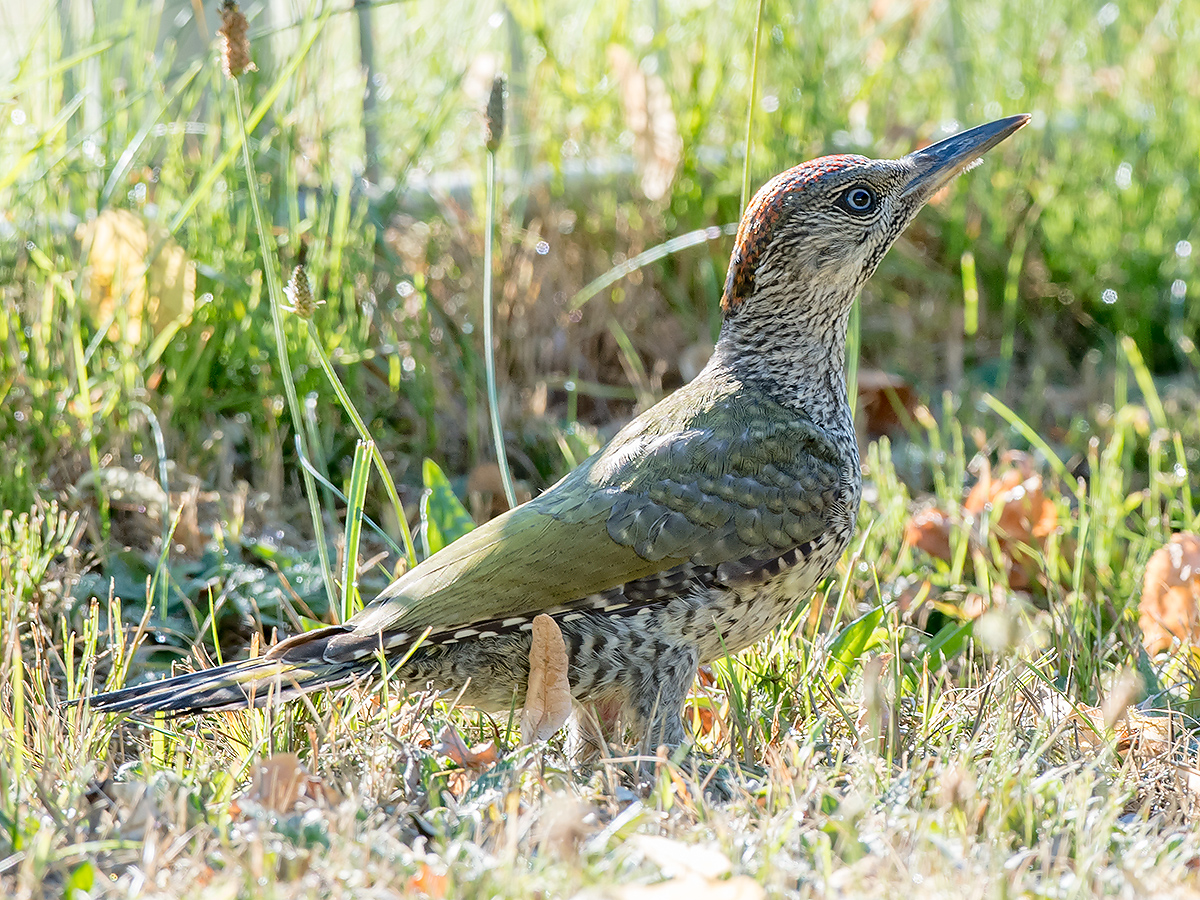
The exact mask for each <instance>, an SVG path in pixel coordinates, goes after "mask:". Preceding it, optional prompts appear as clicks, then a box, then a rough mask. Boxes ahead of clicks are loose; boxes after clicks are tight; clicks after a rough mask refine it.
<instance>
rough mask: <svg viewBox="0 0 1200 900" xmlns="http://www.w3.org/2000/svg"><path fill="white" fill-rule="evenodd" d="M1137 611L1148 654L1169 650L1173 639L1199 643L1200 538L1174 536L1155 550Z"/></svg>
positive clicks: (1143, 582) (1149, 563)
mask: <svg viewBox="0 0 1200 900" xmlns="http://www.w3.org/2000/svg"><path fill="white" fill-rule="evenodd" d="M1138 610H1139V612H1140V613H1141V617H1140V619H1139V620H1138V624H1139V625H1140V626H1141V629H1142V643H1143V645H1144V646H1145V648H1146V652H1147V653H1158V652H1160V651H1162V650H1166V649H1168V648H1170V646H1171V645H1172V643H1173V642H1174V640H1175V639H1176V638H1178V639H1179V640H1180V641H1190V642H1192V643H1193V644H1197V643H1200V535H1196V534H1191V533H1188V532H1179V533H1177V534H1173V535H1171V540H1170V542H1169V543H1167V545H1166V546H1164V547H1159V548H1158V549H1157V550H1156V551H1154V554H1153V555H1152V556H1151V557H1150V561H1149V562H1148V563H1147V564H1146V575H1145V578H1144V579H1143V581H1142V600H1141V603H1140V604H1139V606H1138Z"/></svg>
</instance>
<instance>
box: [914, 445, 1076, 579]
mask: <svg viewBox="0 0 1200 900" xmlns="http://www.w3.org/2000/svg"><path fill="white" fill-rule="evenodd" d="M989 522H990V532H991V534H992V536H994V537H995V539H996V543H997V545H998V546H999V548H1000V556H1001V559H1000V562H1001V563H1002V564H1003V565H1004V568H1005V569H1006V572H1007V575H1008V586H1009V587H1011V588H1013V589H1015V590H1027V589H1028V588H1030V587H1031V586H1032V585H1033V584H1034V583H1035V582H1036V581H1037V580H1038V579H1039V578H1040V577H1041V576H1042V571H1041V566H1040V564H1039V562H1038V554H1039V553H1040V552H1041V551H1042V550H1043V549H1044V548H1045V546H1046V540H1047V538H1049V536H1050V535H1051V534H1053V533H1054V530H1055V529H1056V528H1057V527H1058V509H1057V507H1056V506H1055V505H1054V502H1053V501H1051V500H1049V499H1047V497H1046V495H1045V489H1044V485H1043V483H1042V477H1041V476H1040V475H1038V474H1037V472H1036V471H1034V467H1033V460H1032V459H1031V458H1030V457H1029V455H1028V454H1025V453H1018V452H1015V451H1014V452H1011V453H1008V454H1005V456H1004V467H1003V468H1002V469H1001V470H1000V473H999V475H998V476H994V475H993V473H992V469H991V466H990V465H989V464H988V463H987V462H986V461H985V463H984V466H983V471H982V472H980V474H979V480H978V481H976V482H975V485H974V486H973V487H972V488H971V490H970V492H969V493H968V494H967V498H966V499H965V500H964V501H963V504H962V507H961V508H960V509H958V510H952V511H947V510H942V509H937V508H932V509H926V510H922V511H921V512H919V513H917V514H915V515H914V516H913V517H912V518H911V519H910V520H909V521H908V523H907V524H906V525H905V528H904V539H905V541H906V542H907V543H908V544H910V545H912V546H914V547H917V548H919V549H921V550H924V551H925V552H926V553H928V554H929V555H930V556H934V557H937V558H938V559H941V560H944V561H946V562H949V561H950V556H951V549H950V534H951V531H952V529H953V528H954V527H956V526H957V527H961V528H965V529H967V530H968V536H969V539H970V542H971V548H972V550H974V551H977V552H983V553H987V552H989V551H988V549H987V540H986V539H985V532H984V527H985V524H986V523H989Z"/></svg>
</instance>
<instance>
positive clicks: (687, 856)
mask: <svg viewBox="0 0 1200 900" xmlns="http://www.w3.org/2000/svg"><path fill="white" fill-rule="evenodd" d="M629 845H630V846H631V847H633V848H635V849H636V850H638V851H640V852H641V853H642V855H643V856H645V857H646V859H647V860H649V861H650V862H652V863H654V865H656V866H658V868H659V869H661V870H662V873H663V874H664V875H667V876H677V875H699V876H700V877H702V878H720V877H721V876H722V875H727V874H728V873H729V871H730V870H731V869H732V868H733V863H731V862H730V861H729V857H727V856H726V855H725V854H724V853H722V852H721V848H720V847H718V846H716V845H715V844H687V843H684V842H683V841H677V840H674V839H672V838H669V837H663V836H661V835H656V834H635V835H633V836H632V837H631V838H630V839H629Z"/></svg>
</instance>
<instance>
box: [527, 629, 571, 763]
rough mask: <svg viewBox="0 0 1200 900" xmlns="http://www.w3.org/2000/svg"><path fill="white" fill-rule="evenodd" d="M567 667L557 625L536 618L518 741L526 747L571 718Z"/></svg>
mask: <svg viewBox="0 0 1200 900" xmlns="http://www.w3.org/2000/svg"><path fill="white" fill-rule="evenodd" d="M567 667H568V661H567V646H566V644H564V643H563V637H562V632H561V631H560V630H559V628H558V623H557V622H555V621H554V619H552V618H551V617H550V616H548V615H546V614H545V613H543V614H542V615H540V616H537V617H536V618H534V620H533V640H532V642H531V643H530V645H529V686H528V688H527V689H526V692H525V709H524V711H523V712H522V713H521V740H523V741H524V742H525V743H527V744H532V743H533V742H534V741H544V740H546V739H547V738H549V737H550V736H551V735H553V734H554V733H555V732H556V731H558V729H560V728H562V727H563V725H564V724H565V723H566V721H567V719H568V718H569V717H570V715H571V683H570V681H568V680H567Z"/></svg>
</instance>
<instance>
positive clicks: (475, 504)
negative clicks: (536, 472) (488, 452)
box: [467, 462, 532, 522]
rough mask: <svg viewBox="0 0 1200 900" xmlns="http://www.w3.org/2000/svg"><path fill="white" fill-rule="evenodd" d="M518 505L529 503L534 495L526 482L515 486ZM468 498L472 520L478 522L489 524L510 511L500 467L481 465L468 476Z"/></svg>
mask: <svg viewBox="0 0 1200 900" xmlns="http://www.w3.org/2000/svg"><path fill="white" fill-rule="evenodd" d="M513 490H514V492H515V493H516V495H517V503H518V504H521V503H524V502H525V501H527V500H528V499H529V498H530V497H531V496H532V494H530V492H529V488H528V486H527V485H526V484H525V483H524V482H520V481H518V482H517V483H516V484H514V485H513ZM467 498H468V500H469V501H470V505H471V518H472V519H474V520H475V521H476V522H487V521H488V520H489V519H494V518H496V516H498V515H500V514H501V513H503V512H507V511H508V500H507V499H506V498H505V496H504V479H503V478H502V477H501V475H500V467H499V466H498V465H496V464H495V463H494V462H485V463H480V464H479V465H477V466H476V467H475V468H474V469H472V470H471V474H470V475H468V476H467Z"/></svg>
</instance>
